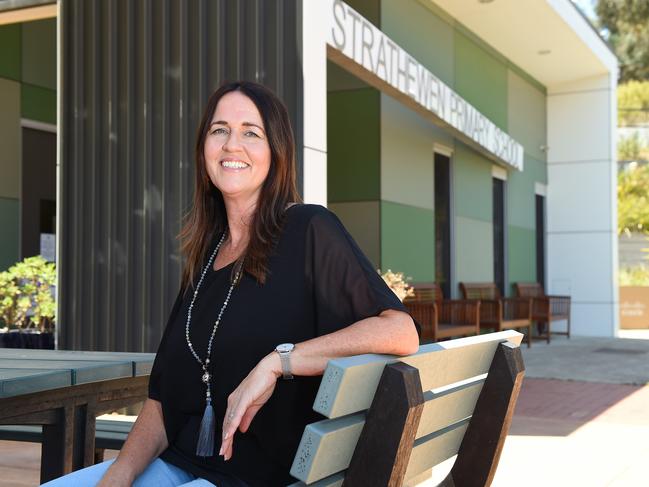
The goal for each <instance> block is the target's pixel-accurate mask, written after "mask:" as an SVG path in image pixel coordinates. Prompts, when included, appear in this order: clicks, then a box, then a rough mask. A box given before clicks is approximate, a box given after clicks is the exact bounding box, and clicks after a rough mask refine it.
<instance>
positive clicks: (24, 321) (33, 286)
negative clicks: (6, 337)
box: [0, 255, 56, 331]
mask: <svg viewBox="0 0 649 487" xmlns="http://www.w3.org/2000/svg"><path fill="white" fill-rule="evenodd" d="M55 285H56V266H55V265H54V264H53V263H51V262H47V261H46V260H45V259H43V257H41V256H40V255H39V256H36V257H28V258H26V259H25V260H23V261H22V262H18V263H16V264H14V265H13V266H11V267H10V268H9V269H8V270H7V271H5V272H0V320H1V321H2V322H3V323H4V325H5V326H8V327H9V328H38V329H40V330H41V331H51V330H52V329H53V328H54V323H55V321H56V302H55V301H54V298H53V296H52V289H53V287H54V286H55Z"/></svg>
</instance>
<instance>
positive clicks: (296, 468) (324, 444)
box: [291, 330, 523, 487]
mask: <svg viewBox="0 0 649 487" xmlns="http://www.w3.org/2000/svg"><path fill="white" fill-rule="evenodd" d="M522 336H523V335H521V334H520V333H518V332H515V331H512V330H509V331H505V332H499V333H491V334H485V335H480V336H477V337H470V338H461V339H457V340H449V341H446V342H441V343H431V344H427V345H423V346H421V347H420V348H419V351H418V352H417V353H415V354H413V355H410V356H407V357H395V356H391V355H375V354H366V355H357V356H353V357H346V358H341V359H335V360H332V361H330V362H329V364H328V366H327V369H326V371H325V373H324V375H323V378H322V382H321V384H320V389H319V391H318V394H317V397H316V400H315V403H314V405H313V407H314V410H315V411H317V412H319V413H321V414H323V415H324V416H325V417H326V418H328V419H324V420H322V421H318V422H316V423H312V424H310V425H308V426H307V427H306V428H305V431H304V434H303V436H302V440H301V442H300V445H299V447H298V451H297V453H296V456H295V459H294V462H293V466H292V468H291V475H293V476H294V477H296V478H298V479H299V480H300V481H301V482H298V483H296V484H293V486H303V485H311V484H314V485H317V486H318V487H322V486H338V485H342V482H343V480H345V485H348V486H352V485H372V486H377V487H380V486H382V485H388V483H389V484H390V485H410V484H411V483H412V482H413V481H414V479H417V480H418V481H419V479H421V478H422V475H423V476H424V477H425V476H426V475H427V474H428V475H429V474H430V470H431V468H432V467H433V466H435V465H437V464H439V463H441V462H443V461H444V460H447V459H448V458H450V457H452V456H454V455H456V454H458V451H459V452H460V454H459V455H458V458H457V460H456V465H458V468H457V469H456V468H455V467H454V471H453V472H452V473H451V474H452V475H453V480H454V481H455V485H458V486H460V485H462V484H463V482H462V478H461V477H462V475H465V476H466V475H469V474H470V475H474V474H475V472H476V465H475V464H476V462H477V463H484V464H485V466H484V468H480V467H479V466H478V467H477V470H479V471H482V472H483V474H481V475H484V476H486V477H488V479H487V478H486V477H485V482H487V480H488V482H487V483H485V484H480V485H488V483H489V482H490V481H491V480H490V479H491V478H492V477H493V473H495V466H496V465H497V462H498V458H499V455H500V450H501V448H502V443H503V441H504V436H505V435H506V433H507V430H508V428H509V421H510V420H511V414H512V412H513V403H515V401H516V397H517V395H518V390H519V389H520V383H521V381H522V376H523V366H522V359H521V357H520V349H519V345H520V342H521V339H522ZM379 383H380V386H381V387H379ZM494 398H497V399H494ZM512 401H513V403H512ZM386 412H389V414H386ZM492 430H493V431H492ZM494 436H495V438H494ZM464 443H467V445H470V446H466V447H465V446H462V445H464ZM476 443H480V444H476ZM482 443H484V444H482ZM490 449H491V450H493V451H490ZM463 452H464V453H463ZM393 482H396V483H393ZM476 485H478V484H476Z"/></svg>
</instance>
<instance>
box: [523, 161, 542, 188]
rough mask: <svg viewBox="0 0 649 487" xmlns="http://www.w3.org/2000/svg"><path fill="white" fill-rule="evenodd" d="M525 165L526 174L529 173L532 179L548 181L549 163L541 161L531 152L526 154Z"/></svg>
mask: <svg viewBox="0 0 649 487" xmlns="http://www.w3.org/2000/svg"><path fill="white" fill-rule="evenodd" d="M523 166H524V167H525V171H524V174H527V175H528V177H529V178H530V179H532V180H533V181H536V182H537V183H543V184H547V183H548V165H547V164H546V162H545V161H539V160H538V159H535V158H534V157H532V156H530V155H529V154H525V157H524V160H523Z"/></svg>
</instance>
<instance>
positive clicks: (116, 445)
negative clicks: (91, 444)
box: [0, 419, 133, 450]
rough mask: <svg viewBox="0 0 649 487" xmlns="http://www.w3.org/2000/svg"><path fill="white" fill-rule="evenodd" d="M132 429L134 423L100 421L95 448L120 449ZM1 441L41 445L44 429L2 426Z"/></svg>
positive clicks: (37, 426)
mask: <svg viewBox="0 0 649 487" xmlns="http://www.w3.org/2000/svg"><path fill="white" fill-rule="evenodd" d="M132 427H133V422H132V421H119V420H112V419H108V420H106V419H98V420H97V422H96V433H95V446H96V447H97V448H107V449H114V450H118V449H120V448H121V447H122V445H123V444H124V442H125V441H126V437H127V436H128V434H129V433H130V431H131V428H132ZM0 440H11V441H28V442H33V443H40V442H41V441H42V440H43V427H42V426H39V425H2V426H0Z"/></svg>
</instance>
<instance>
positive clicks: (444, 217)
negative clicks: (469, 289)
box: [434, 153, 451, 298]
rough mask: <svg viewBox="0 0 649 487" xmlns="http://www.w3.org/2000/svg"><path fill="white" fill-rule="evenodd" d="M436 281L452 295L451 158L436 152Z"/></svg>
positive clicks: (446, 293)
mask: <svg viewBox="0 0 649 487" xmlns="http://www.w3.org/2000/svg"><path fill="white" fill-rule="evenodd" d="M434 176H435V185H434V190H435V282H437V284H439V285H440V287H441V288H442V292H443V293H444V296H446V297H449V298H450V296H451V159H450V157H449V156H447V155H444V154H440V153H435V173H434Z"/></svg>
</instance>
